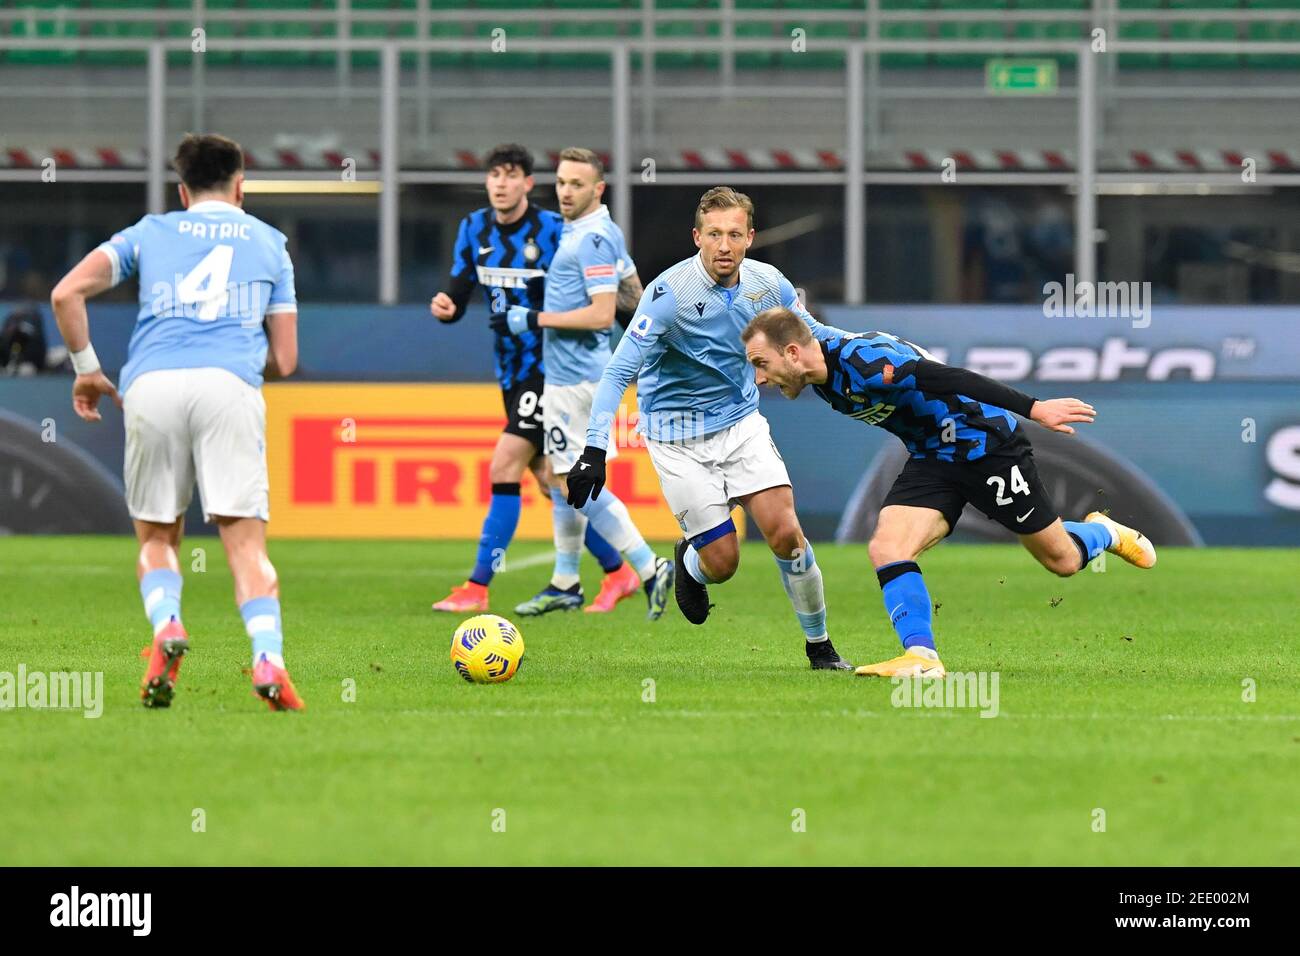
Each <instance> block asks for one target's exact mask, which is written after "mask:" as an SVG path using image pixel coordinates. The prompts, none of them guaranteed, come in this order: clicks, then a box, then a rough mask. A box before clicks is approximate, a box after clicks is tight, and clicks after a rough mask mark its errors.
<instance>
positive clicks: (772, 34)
mask: <svg viewBox="0 0 1300 956" xmlns="http://www.w3.org/2000/svg"><path fill="white" fill-rule="evenodd" d="M776 38H777V33H776V29H775V24H773V23H759V22H753V23H745V22H741V23H737V24H736V39H737V40H771V41H775V40H776ZM775 46H776V44H775V42H773V50H741V51H738V52H737V53H736V68H737V69H740V70H766V69H770V68H771V67H772V65H773V64H774V63H775V62H776V53H775Z"/></svg>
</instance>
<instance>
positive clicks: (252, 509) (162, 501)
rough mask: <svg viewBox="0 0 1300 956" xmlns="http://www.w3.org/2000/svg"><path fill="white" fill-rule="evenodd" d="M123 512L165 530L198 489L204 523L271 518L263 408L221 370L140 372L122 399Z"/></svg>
mask: <svg viewBox="0 0 1300 956" xmlns="http://www.w3.org/2000/svg"><path fill="white" fill-rule="evenodd" d="M122 401H123V404H124V406H125V412H126V415H125V417H126V462H125V468H124V471H125V478H126V505H127V510H128V511H129V512H130V513H131V517H133V518H138V519H139V520H141V521H157V522H161V523H164V524H168V523H171V522H173V521H175V520H176V519H177V517H179V516H180V515H182V514H184V513H185V509H186V508H188V507H189V505H190V498H191V497H193V494H194V482H195V480H196V479H197V480H198V483H199V495H200V500H201V501H202V502H203V517H204V519H205V520H207V521H211V520H212V516H213V515H221V516H224V517H231V518H261V519H262V520H263V521H265V520H267V518H269V517H270V505H269V485H268V483H267V477H266V403H265V402H264V401H263V400H262V392H261V390H260V389H257V388H254V387H253V386H252V385H249V384H248V383H247V382H245V381H244V380H243V379H241V378H240V377H239V376H238V375H235V374H234V373H233V372H227V371H226V370H225V369H221V368H183V369H182V368H178V369H161V370H159V371H156V372H145V373H144V374H143V375H141V376H140V377H139V378H137V379H136V380H135V381H133V382H132V383H131V387H130V388H129V389H127V392H126V395H124V396H123V398H122Z"/></svg>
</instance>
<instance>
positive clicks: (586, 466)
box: [569, 445, 605, 508]
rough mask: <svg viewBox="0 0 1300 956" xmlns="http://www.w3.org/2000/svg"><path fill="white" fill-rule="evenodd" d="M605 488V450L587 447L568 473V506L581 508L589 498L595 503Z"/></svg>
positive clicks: (592, 446) (593, 446) (591, 446)
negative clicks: (601, 490)
mask: <svg viewBox="0 0 1300 956" xmlns="http://www.w3.org/2000/svg"><path fill="white" fill-rule="evenodd" d="M604 487H605V449H603V448H597V447H596V446H595V445H588V446H587V447H586V448H584V449H583V450H582V454H581V455H579V456H578V461H577V464H575V465H574V466H573V468H572V470H571V471H570V472H569V504H571V505H572V506H573V507H575V508H581V507H582V506H583V505H585V504H586V503H587V499H588V498H590V499H591V500H592V501H595V500H596V499H597V498H598V497H599V496H600V489H602V488H604Z"/></svg>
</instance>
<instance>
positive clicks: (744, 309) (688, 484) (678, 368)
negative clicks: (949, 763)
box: [569, 186, 852, 670]
mask: <svg viewBox="0 0 1300 956" xmlns="http://www.w3.org/2000/svg"><path fill="white" fill-rule="evenodd" d="M693 236H694V238H695V245H696V246H697V247H698V248H699V250H700V251H699V253H698V254H697V255H694V256H692V257H691V258H689V259H685V260H683V261H682V262H679V263H678V264H677V265H675V266H673V267H671V268H670V269H668V271H666V272H664V273H663V274H662V275H660V276H659V278H657V279H656V280H655V281H654V282H653V283H652V284H651V286H650V288H648V289H646V291H645V294H644V295H643V296H642V297H641V302H640V304H639V305H638V306H637V311H636V317H635V318H634V319H633V320H632V324H631V325H630V326H629V327H628V330H627V333H626V334H625V335H624V336H623V340H622V341H621V342H619V345H618V349H617V351H616V352H615V353H614V359H613V361H612V362H610V364H609V367H608V368H607V369H606V370H605V373H604V375H603V376H602V377H601V381H600V389H599V391H598V392H597V395H596V401H595V404H594V407H593V408H592V413H591V421H590V424H589V425H588V428H587V447H586V448H585V449H584V450H583V452H582V457H581V459H580V460H579V462H578V469H579V470H578V471H576V472H574V473H572V474H570V476H569V491H570V497H569V501H570V502H572V503H573V504H575V505H581V504H582V503H583V502H584V501H586V500H587V497H588V495H590V496H592V499H593V501H599V500H600V499H601V498H603V497H604V495H603V494H602V493H601V488H602V487H603V486H604V483H605V458H606V453H605V448H606V445H607V443H608V441H609V431H610V425H611V423H612V422H613V420H614V415H615V413H616V412H617V409H618V403H619V401H620V400H621V399H622V396H623V391H624V389H626V388H627V386H628V384H629V383H630V382H631V381H632V379H633V378H634V377H636V378H637V400H638V404H639V406H640V427H641V429H642V430H643V431H644V433H645V435H646V447H647V448H648V449H649V452H650V459H651V461H652V462H653V463H654V466H655V471H656V472H657V473H658V475H659V483H660V485H661V486H662V488H663V493H664V498H665V499H666V500H667V502H668V506H669V507H670V508H671V509H672V511H673V514H674V515H675V516H676V518H677V521H678V523H679V524H680V525H681V527H682V531H683V532H684V534H685V537H684V538H682V539H681V540H680V541H678V542H677V547H676V572H677V585H676V594H677V604H678V606H679V607H680V608H681V610H682V613H683V614H684V615H685V616H686V619H687V620H688V621H690V622H691V623H692V624H703V623H704V620H705V619H706V618H707V617H708V616H709V607H710V605H709V596H708V590H707V585H709V584H716V583H719V582H722V581H726V580H727V579H729V578H730V577H731V576H732V575H734V574H735V573H736V568H737V566H738V565H739V562H740V545H739V543H738V541H737V537H736V526H735V524H734V523H733V522H732V520H731V509H732V508H733V507H734V506H735V505H736V504H740V505H742V506H744V508H745V510H747V511H748V512H749V514H750V517H752V518H753V519H754V523H755V524H756V525H757V526H758V528H759V530H760V531H761V532H762V533H763V537H764V538H765V539H766V540H767V544H768V547H770V548H771V549H772V553H773V555H774V556H775V557H776V563H777V567H778V568H779V570H780V574H781V583H782V584H783V585H784V587H785V591H786V594H787V595H788V596H789V598H790V603H791V604H792V605H793V606H794V611H795V616H796V618H797V619H798V621H799V625H800V627H801V628H802V629H803V632H804V637H805V649H806V651H807V655H808V660H809V662H810V664H811V666H812V667H813V668H814V669H817V670H848V669H850V668H851V667H852V665H851V664H850V663H849V662H848V661H846V660H844V659H843V658H842V657H840V656H839V654H838V653H837V652H836V650H835V647H834V645H832V644H831V641H830V638H829V637H828V636H827V630H826V601H825V597H824V595H823V592H822V573H821V569H820V568H819V567H818V566H817V561H816V558H815V557H814V555H813V549H812V546H811V545H809V543H808V541H807V539H806V538H805V537H804V534H803V530H802V529H801V528H800V526H799V519H798V518H797V517H796V516H795V511H794V492H793V490H792V489H791V487H790V477H789V475H788V474H787V473H786V469H785V462H783V461H782V460H781V456H780V454H779V453H778V452H777V450H776V445H775V444H774V443H773V442H772V437H771V433H770V432H769V430H768V426H767V420H766V419H765V418H764V417H763V416H762V415H761V414H759V411H758V388H757V386H756V385H755V384H754V374H753V372H752V371H751V370H750V369H749V367H748V366H747V365H746V362H745V350H744V348H743V347H742V346H741V343H740V331H741V329H743V328H744V327H745V325H746V324H748V322H749V321H750V319H752V318H753V317H754V316H755V315H756V314H757V313H758V312H759V311H761V310H762V309H765V308H768V307H771V306H778V305H784V306H787V307H788V308H791V309H794V310H796V311H797V312H798V314H799V315H800V317H801V318H802V319H803V320H804V321H806V322H807V323H808V324H809V326H810V327H812V328H814V329H815V330H816V331H817V334H818V335H830V334H832V333H833V332H834V331H835V330H832V329H828V328H826V327H825V326H822V325H820V324H818V323H817V322H816V320H814V319H813V317H812V316H811V315H809V314H808V313H807V312H806V311H805V310H804V309H803V307H802V306H801V305H800V304H799V302H798V299H797V298H796V296H795V291H794V287H793V286H791V284H790V282H789V280H787V279H786V278H785V276H783V275H782V274H781V273H780V271H778V270H777V269H776V268H774V267H773V266H770V265H768V264H766V263H763V262H755V261H754V260H752V259H746V258H745V252H746V251H747V250H748V249H749V246H750V244H751V243H752V242H753V241H754V206H753V203H751V202H750V200H749V197H748V196H746V195H745V194H744V193H738V192H736V191H734V190H732V189H730V188H728V187H725V186H719V187H715V188H713V189H710V190H709V191H708V192H706V193H705V194H704V195H703V196H702V197H701V198H700V201H699V204H698V206H697V207H696V210H695V228H694V230H693ZM638 373H639V375H638Z"/></svg>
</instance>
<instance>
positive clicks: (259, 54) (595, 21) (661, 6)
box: [0, 0, 1300, 71]
mask: <svg viewBox="0 0 1300 956" xmlns="http://www.w3.org/2000/svg"><path fill="white" fill-rule="evenodd" d="M654 7H655V14H656V19H655V24H654V35H655V36H656V37H660V38H664V39H672V38H695V39H703V38H706V37H720V36H721V34H722V10H721V3H720V2H719V0H657V2H656V3H655V5H654ZM424 8H425V9H427V10H429V11H431V12H433V13H443V14H445V13H447V12H449V11H462V12H471V13H473V12H479V13H499V14H501V15H502V17H503V18H505V19H503V21H502V22H503V23H504V24H506V25H508V26H509V31H510V36H511V37H512V38H515V39H520V38H533V37H551V38H562V39H575V38H580V39H597V40H600V39H605V40H607V39H613V38H625V39H635V38H638V37H640V36H641V35H642V16H643V11H642V4H641V3H640V2H639V0H426V3H425V5H424ZM191 9H192V4H191V2H190V0H158V2H154V0H0V12H20V13H23V14H25V16H20V17H15V18H12V19H8V20H7V21H0V31H3V32H4V33H6V34H7V35H8V36H12V37H44V38H58V37H66V38H70V39H71V38H79V37H86V38H92V37H95V38H105V37H124V38H140V39H149V38H175V37H179V36H186V35H188V34H189V31H190V29H191V27H190V24H189V21H188V19H186V18H184V17H182V16H180V15H183V14H184V13H186V12H187V11H189V10H191ZM206 9H207V12H208V16H207V17H206V18H205V21H206V22H205V27H206V29H207V31H208V39H209V44H210V50H209V52H210V56H209V59H208V63H209V64H210V65H212V66H214V67H233V66H246V67H265V66H274V67H285V66H290V67H293V66H297V67H308V66H317V67H322V66H323V67H332V66H334V65H335V54H333V53H308V52H301V51H299V52H292V51H269V50H268V51H244V52H238V53H235V52H224V53H223V52H222V51H221V49H220V42H219V41H220V40H221V39H223V38H232V37H234V38H241V39H302V38H332V37H336V36H338V35H339V34H338V30H339V26H340V24H341V23H342V22H343V21H342V20H341V18H340V16H339V8H338V3H337V2H336V0H207V3H206ZM734 9H735V11H736V13H737V14H738V15H739V17H740V19H738V20H736V21H735V24H734V35H735V37H736V38H738V39H742V40H749V39H763V38H787V37H789V36H790V31H791V30H792V29H794V28H795V27H802V28H803V29H805V30H806V36H807V41H808V52H807V53H806V54H796V53H793V52H771V53H769V52H766V51H741V52H740V53H739V54H738V55H737V56H736V60H735V65H736V68H737V69H739V70H763V69H772V68H797V69H800V70H813V69H819V68H824V69H838V68H840V67H842V65H843V60H844V57H843V54H842V53H841V52H839V51H836V50H818V49H817V42H818V40H827V39H831V40H846V39H855V38H859V39H860V38H864V37H866V36H867V35H868V33H869V30H870V26H869V16H868V14H867V11H866V4H865V3H864V2H863V0H735V3H734ZM879 9H880V10H881V11H882V12H883V13H885V14H887V15H890V16H891V17H893V16H896V15H899V14H911V15H913V17H907V18H899V19H888V20H883V21H882V22H881V24H880V35H881V37H882V38H885V39H905V40H925V39H937V40H960V39H980V40H997V39H1003V38H1010V39H1018V40H1028V39H1049V40H1065V39H1076V38H1080V37H1082V36H1083V35H1084V31H1085V27H1086V26H1087V25H1088V22H1089V17H1090V13H1091V5H1090V3H1089V2H1088V0H880V4H879ZM1117 9H1118V11H1120V12H1121V13H1124V14H1131V13H1135V12H1149V13H1150V14H1151V18H1150V19H1145V18H1144V19H1124V20H1122V21H1120V22H1119V23H1118V32H1119V36H1120V38H1122V39H1128V40H1158V39H1167V40H1172V41H1207V40H1208V41H1213V40H1242V41H1259V42H1266V41H1270V40H1295V39H1300V0H1118V7H1117ZM147 10H158V11H159V12H160V14H161V15H160V16H159V17H157V18H155V19H154V20H152V21H151V20H149V19H145V18H142V17H141V16H140V13H141V12H142V11H147ZM1233 11H1237V12H1238V13H1240V14H1243V16H1242V17H1241V18H1240V19H1234V18H1231V17H1227V18H1225V17H1223V16H1222V15H1223V14H1230V13H1232V12H1233ZM1262 11H1273V12H1275V13H1276V12H1278V11H1283V12H1285V11H1295V14H1296V15H1295V17H1294V18H1291V19H1287V18H1285V17H1279V18H1277V19H1252V18H1250V17H1249V16H1245V15H1248V14H1251V13H1255V12H1262ZM678 12H679V13H680V15H681V16H682V19H676V18H673V17H672V16H671V14H673V13H678ZM1207 12H1213V13H1214V14H1215V17H1214V18H1212V19H1207V18H1206V17H1205V16H1204V14H1205V13H1207ZM70 13H75V16H69V14H70ZM593 13H598V14H601V16H599V17H593V16H592V14H593ZM980 13H987V15H988V16H987V18H983V17H980V18H978V19H973V18H971V17H970V16H967V15H968V14H980ZM1053 13H1055V14H1058V15H1059V16H1060V19H1055V18H1053V17H1051V16H1044V14H1053ZM169 14H175V15H177V17H176V18H175V19H172V18H170V17H169V16H168V15H169ZM664 14H668V15H669V16H667V17H665V16H664ZM801 14H815V19H810V20H809V21H807V22H802V21H800V20H799V19H798V17H799V15H801ZM1017 14H1024V15H1025V16H1024V17H1023V18H1021V17H1018V16H1017ZM213 15H216V16H215V18H214V16H213ZM223 15H225V16H228V17H234V16H235V15H239V19H237V20H236V19H222V16H223ZM606 15H608V16H606ZM701 15H705V16H704V18H703V19H701ZM710 15H711V16H710ZM837 15H838V16H837ZM1105 16H1106V14H1105V13H1104V12H1103V13H1102V17H1103V18H1104V17H1105ZM419 19H420V15H419V9H418V7H417V0H351V8H350V14H349V18H348V21H347V22H348V29H349V30H350V36H351V37H353V38H357V39H415V38H417V36H418V27H417V22H418V20H419ZM493 27H494V24H493V23H491V22H487V21H482V20H479V21H476V22H468V21H467V22H457V21H455V20H449V19H433V20H431V22H430V23H429V24H428V34H427V35H428V37H429V38H433V39H450V38H456V37H465V38H479V39H487V38H489V37H490V36H491V30H492V29H493ZM142 56H143V54H141V53H140V52H138V51H126V50H94V51H85V52H81V53H75V52H70V51H66V50H44V49H42V50H8V51H3V52H0V61H2V62H6V63H11V64H32V65H42V66H68V65H74V64H77V63H81V64H85V65H95V66H118V65H121V66H126V65H138V64H139V63H140V62H141V59H142ZM490 56H491V54H490V53H487V52H467V53H443V52H439V53H433V54H430V63H431V65H434V66H439V67H473V66H484V65H489V61H488V59H487V58H488V57H490ZM1057 58H1058V59H1059V60H1060V62H1061V63H1062V65H1064V66H1068V65H1070V64H1071V63H1072V61H1073V56H1072V55H1070V54H1058V55H1057ZM170 59H171V62H172V63H173V64H175V65H179V64H180V63H182V62H183V61H184V54H183V53H173V54H171V57H170ZM983 60H984V56H983V55H981V54H977V53H961V52H942V53H931V54H925V53H910V52H908V53H888V54H885V55H884V56H883V57H882V65H883V66H885V67H886V68H890V69H924V68H931V69H970V68H978V67H979V66H980V65H981V64H982V63H983ZM411 61H412V56H409V55H408V57H407V60H406V62H407V63H408V65H409V63H410V62H411ZM378 62H379V57H378V54H376V53H374V52H373V51H356V52H353V53H351V54H350V65H351V66H352V67H354V68H357V69H375V68H377V67H378ZM498 63H499V61H497V60H492V61H491V65H498ZM718 63H719V56H718V54H717V53H705V52H683V51H663V52H659V53H657V54H656V56H655V66H656V68H658V69H664V70H670V71H671V70H688V69H711V68H716V67H717V66H718ZM543 65H544V66H547V67H552V68H558V69H586V68H601V69H603V68H606V67H607V65H608V57H606V56H604V55H602V54H599V53H588V52H571V53H560V54H545V55H543V54H532V55H521V56H516V57H512V58H511V61H510V67H511V68H530V67H537V66H543ZM1120 66H1121V67H1122V68H1134V69H1159V70H1224V69H1237V68H1242V67H1250V68H1265V69H1282V70H1295V69H1300V55H1296V54H1277V53H1268V54H1249V53H1248V54H1245V55H1241V56H1239V55H1236V54H1220V53H1186V54H1182V53H1172V54H1169V55H1163V54H1153V53H1124V54H1123V55H1122V56H1121V58H1120Z"/></svg>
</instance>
